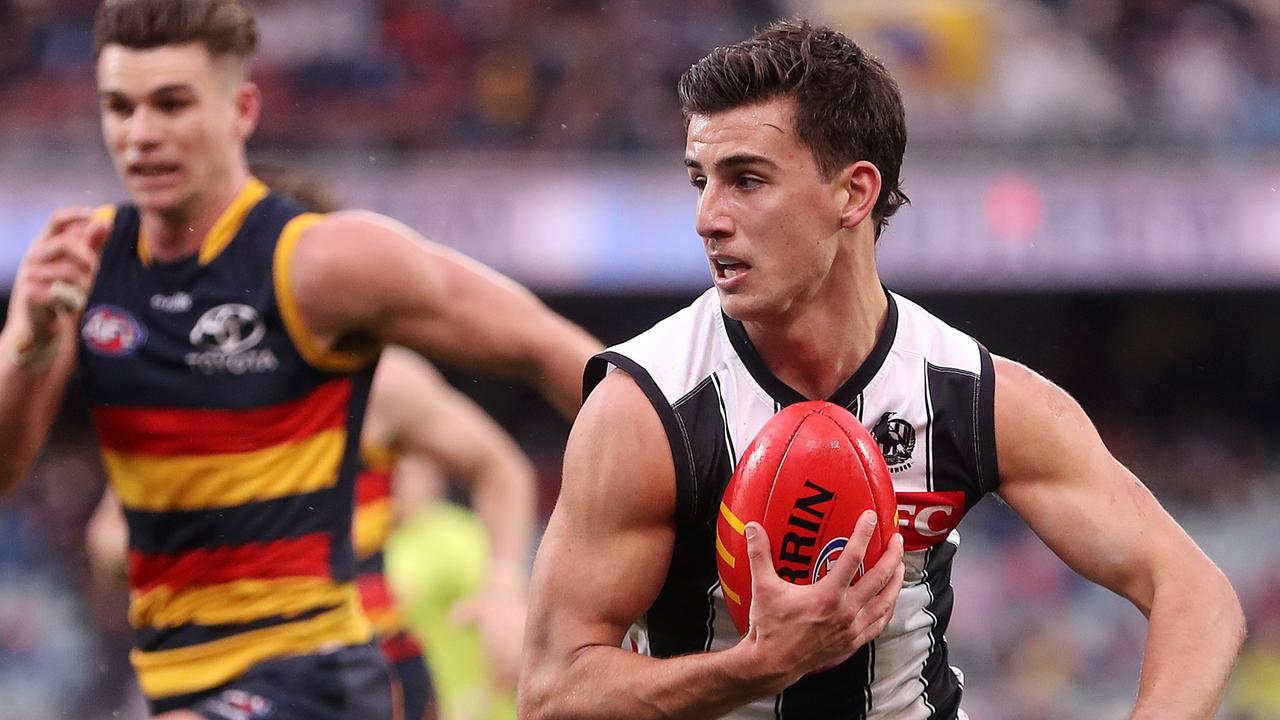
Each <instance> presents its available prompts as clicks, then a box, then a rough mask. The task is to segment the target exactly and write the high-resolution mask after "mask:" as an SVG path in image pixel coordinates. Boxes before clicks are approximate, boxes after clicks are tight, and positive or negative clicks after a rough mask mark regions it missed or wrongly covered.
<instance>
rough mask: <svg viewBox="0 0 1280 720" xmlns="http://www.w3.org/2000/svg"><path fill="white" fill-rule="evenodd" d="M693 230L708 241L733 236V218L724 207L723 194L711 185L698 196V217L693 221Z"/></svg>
mask: <svg viewBox="0 0 1280 720" xmlns="http://www.w3.org/2000/svg"><path fill="white" fill-rule="evenodd" d="M694 229H695V230H696V231H697V233H698V235H700V236H702V237H703V238H706V239H708V240H710V239H720V238H726V237H729V236H731V235H733V230H734V225H733V217H732V216H731V215H730V214H729V213H728V210H727V208H726V206H725V202H724V194H723V193H721V192H720V191H719V190H717V189H716V187H715V186H714V185H712V184H708V185H707V187H706V188H705V189H704V190H703V191H702V194H700V195H699V196H698V216H697V218H696V219H695V220H694Z"/></svg>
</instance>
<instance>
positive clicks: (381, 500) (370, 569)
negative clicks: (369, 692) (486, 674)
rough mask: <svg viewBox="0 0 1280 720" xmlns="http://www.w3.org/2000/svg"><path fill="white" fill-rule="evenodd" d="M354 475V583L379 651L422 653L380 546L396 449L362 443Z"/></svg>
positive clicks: (392, 656) (387, 532)
mask: <svg viewBox="0 0 1280 720" xmlns="http://www.w3.org/2000/svg"><path fill="white" fill-rule="evenodd" d="M360 454H361V468H360V473H359V474H358V475H357V476H356V515H355V522H354V524H353V526H352V540H353V542H354V545H355V552H356V588H357V589H358V590H359V591H360V602H361V605H362V606H363V608H364V612H365V614H366V615H368V616H369V620H370V622H372V623H373V634H374V635H375V636H376V637H377V639H378V641H379V642H380V643H381V644H382V654H383V655H385V656H386V658H387V660H389V661H391V662H392V663H398V662H401V661H404V660H409V659H411V658H414V657H421V656H422V646H421V645H420V644H419V643H418V641H417V639H416V638H415V637H414V636H413V635H412V634H411V633H410V632H409V631H408V628H407V627H406V625H405V619H404V613H402V612H401V611H400V606H399V603H397V601H396V596H395V593H394V592H393V591H392V589H391V584H390V583H389V582H388V581H387V573H386V560H385V557H384V551H385V549H386V545H387V539H388V538H389V537H391V530H392V527H393V522H394V518H393V511H392V498H391V473H392V470H393V469H394V468H395V462H396V455H395V452H394V451H393V450H391V449H390V448H386V447H380V446H374V445H369V444H365V445H364V446H363V448H362V449H361V453H360Z"/></svg>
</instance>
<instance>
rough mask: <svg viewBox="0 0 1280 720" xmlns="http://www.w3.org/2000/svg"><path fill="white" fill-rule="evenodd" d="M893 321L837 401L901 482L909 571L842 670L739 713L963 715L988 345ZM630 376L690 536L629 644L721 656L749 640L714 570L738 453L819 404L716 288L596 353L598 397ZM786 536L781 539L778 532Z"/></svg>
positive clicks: (837, 717)
mask: <svg viewBox="0 0 1280 720" xmlns="http://www.w3.org/2000/svg"><path fill="white" fill-rule="evenodd" d="M888 299H889V314H888V321H887V322H886V324H885V328H884V330H883V332H882V333H881V335H880V337H879V339H878V340H877V342H876V345H875V347H874V348H873V350H872V352H871V354H870V355H869V356H868V358H867V359H866V361H865V362H864V363H863V365H862V367H861V368H859V369H858V371H857V372H855V373H854V374H853V376H852V377H850V378H849V380H848V381H846V382H845V384H844V385H843V386H842V387H840V388H839V389H838V390H837V391H836V392H835V394H834V395H833V396H832V397H830V398H828V399H829V400H830V401H831V402H834V403H836V404H838V405H841V406H843V407H845V408H847V409H848V410H849V411H850V412H852V413H853V415H854V416H856V417H857V418H858V419H859V420H860V421H861V422H862V424H863V426H865V427H866V428H867V429H868V430H869V431H871V433H872V435H873V436H874V437H875V438H876V440H877V442H878V444H879V445H880V449H881V452H883V454H884V456H885V461H886V463H887V465H888V466H889V470H890V471H891V473H892V475H893V482H894V490H895V491H896V494H897V499H898V513H899V525H900V527H899V529H900V530H901V532H902V534H903V539H904V540H905V548H906V551H907V552H906V558H905V564H906V578H905V580H904V582H903V587H902V594H901V596H900V597H899V599H898V605H897V610H896V612H895V613H894V616H893V619H892V620H891V621H890V623H889V625H888V627H887V628H886V629H885V631H884V632H883V633H882V634H881V635H880V637H879V638H877V639H876V640H875V641H873V642H872V643H870V644H868V645H867V646H865V647H863V648H862V649H861V650H859V651H858V652H857V653H856V654H855V655H854V656H853V657H851V658H850V659H849V660H848V661H846V662H845V663H843V664H841V665H840V666H838V667H836V668H833V669H831V670H828V671H825V672H822V673H815V674H813V675H809V676H806V677H804V678H803V679H801V680H800V681H799V682H797V683H796V684H795V685H792V686H791V687H789V688H787V689H786V690H785V691H783V692H782V693H780V694H778V695H776V696H773V697H767V698H761V699H760V700H758V701H756V702H755V703H753V704H751V705H749V706H747V707H745V708H742V709H740V710H738V711H736V712H734V713H732V714H730V715H729V716H728V717H731V718H743V719H745V718H753V719H760V718H785V719H799V718H815V719H816V718H821V719H823V720H843V719H852V718H871V719H876V718H894V719H895V720H926V719H929V720H935V719H946V720H952V719H955V718H961V719H963V718H964V713H963V711H961V710H960V694H961V685H962V682H963V676H962V675H961V673H960V671H959V670H957V669H955V668H952V667H951V666H950V664H949V663H948V660H947V644H946V640H945V639H944V633H945V632H946V629H947V624H948V622H949V620H950V617H951V607H952V589H951V562H952V558H953V557H954V556H955V553H956V550H957V548H958V547H959V545H960V535H959V533H958V532H957V530H956V525H957V524H958V523H959V521H960V518H961V517H963V515H964V514H965V512H966V511H967V510H968V509H969V508H971V507H973V505H974V504H975V503H977V502H978V500H979V499H981V498H982V496H983V495H984V494H985V493H987V492H989V491H991V490H993V489H994V488H995V486H996V485H997V469H996V457H995V430H994V397H995V391H994V373H993V370H992V365H991V358H990V356H989V355H988V354H987V351H986V350H985V349H984V348H983V347H982V346H981V345H980V344H979V343H978V342H976V341H975V340H973V339H972V338H970V337H968V336H966V335H964V334H963V333H961V332H959V331H957V330H955V329H953V328H951V327H949V326H947V325H946V324H944V323H943V322H942V321H940V320H938V319H937V318H935V317H933V316H932V315H930V314H929V313H928V312H926V311H925V310H924V309H922V308H921V307H919V306H918V305H916V304H915V303H912V302H911V301H909V300H906V299H905V298H902V297H900V296H898V295H895V294H893V293H888ZM614 368H617V369H621V370H623V371H625V372H627V373H628V374H629V375H631V377H632V378H633V379H634V380H635V382H636V383H637V384H638V385H639V387H640V388H641V390H642V391H643V392H644V393H645V396H646V397H647V398H648V399H649V402H650V403H651V404H652V405H653V407H654V409H655V410H656V411H657V414H658V417H659V418H660V419H661V421H662V425H663V428H664V429H665V431H666V435H667V439H668V442H669V443H670V446H671V451H672V459H673V461H674V464H675V469H676V517H675V525H676V534H675V546H674V548H673V552H672V557H671V564H670V567H669V569H668V571H667V577H666V580H665V582H664V584H663V586H662V589H661V590H660V592H659V594H658V597H657V598H656V599H655V600H654V602H653V605H652V607H650V608H649V610H648V611H647V612H646V613H645V615H644V616H643V617H642V618H641V619H640V620H639V621H637V623H636V624H635V626H634V627H632V629H631V632H630V633H629V637H628V641H627V644H628V645H629V646H630V647H631V648H632V649H634V650H637V651H639V652H644V653H647V654H650V655H653V656H656V657H671V656H675V655H681V654H685V653H690V652H699V651H708V650H719V649H724V648H727V647H730V646H732V645H733V644H735V643H737V642H738V640H739V638H740V636H739V634H738V632H737V630H736V629H735V628H734V625H733V623H732V622H731V621H730V619H729V615H728V611H727V608H726V607H725V597H724V595H725V593H724V591H723V590H722V589H721V587H720V584H719V581H718V579H717V574H716V563H715V556H716V541H715V530H716V516H717V513H718V512H719V508H720V500H721V496H722V495H723V493H724V488H725V486H726V484H727V483H728V480H729V477H730V475H731V474H732V473H733V469H734V467H735V466H736V464H737V462H738V460H739V459H740V454H741V453H742V452H743V451H744V450H745V448H746V446H747V445H748V444H749V443H750V442H751V439H752V438H753V437H755V435H756V433H758V432H759V430H760V428H761V427H762V426H763V425H764V423H765V422H766V421H767V420H768V419H769V418H770V417H772V416H773V415H774V414H775V413H776V412H777V411H778V410H780V409H782V408H783V407H785V406H787V405H790V404H792V403H795V402H800V401H802V400H805V399H806V398H804V397H802V396H801V395H800V394H799V393H798V392H796V391H795V390H794V389H792V388H790V387H789V386H787V385H786V384H785V383H783V382H782V381H781V380H779V379H778V378H777V377H776V376H774V375H773V374H772V373H771V372H770V371H769V369H768V367H767V366H766V365H765V363H764V361H763V359H762V358H761V357H760V354H759V353H758V352H757V351H756V349H755V348H754V347H753V346H752V344H751V340H750V339H749V338H748V336H747V333H746V330H745V328H744V327H743V325H742V324H741V323H739V322H737V321H735V320H733V319H731V318H729V317H727V316H726V315H724V314H723V313H722V312H721V308H720V300H719V296H718V294H717V292H716V290H715V289H711V290H708V291H707V292H706V293H705V294H703V295H702V296H701V297H700V298H699V299H698V300H697V301H695V302H694V303H693V305H691V306H690V307H688V308H686V309H684V310H682V311H680V312H678V313H676V314H675V315H672V316H671V317H669V318H667V319H666V320H663V321H662V322H660V323H658V324H657V325H656V326H654V327H653V328H652V329H650V330H649V331H647V332H645V333H643V334H641V335H639V336H638V337H636V338H634V339H632V340H630V341H628V342H625V343H623V344H621V345H618V346H615V347H613V348H610V349H608V350H606V351H605V352H604V353H602V354H600V355H598V356H596V357H595V358H593V359H592V360H591V361H590V363H589V364H588V367H587V371H586V388H587V392H590V391H591V389H592V388H594V387H595V385H596V384H598V383H599V381H600V380H601V379H603V377H604V376H605V374H606V373H607V372H609V371H610V370H611V369H614ZM775 542H776V539H775Z"/></svg>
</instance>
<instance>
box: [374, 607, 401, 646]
mask: <svg viewBox="0 0 1280 720" xmlns="http://www.w3.org/2000/svg"><path fill="white" fill-rule="evenodd" d="M367 614H368V615H369V622H371V623H373V634H374V635H375V636H377V637H379V638H389V637H391V636H392V635H395V634H396V633H398V632H400V631H401V630H403V629H404V614H403V613H401V612H400V609H399V608H397V607H396V606H394V605H392V606H391V607H388V608H383V609H382V610H373V611H369V612H368V613H367Z"/></svg>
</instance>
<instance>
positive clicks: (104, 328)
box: [80, 305, 147, 357]
mask: <svg viewBox="0 0 1280 720" xmlns="http://www.w3.org/2000/svg"><path fill="white" fill-rule="evenodd" d="M80 336H81V337H82V338H84V344H85V347H87V348H89V350H90V351H92V352H93V353H95V354H97V355H102V356H105V357H124V356H125V355H131V354H133V352H134V351H135V350H137V349H138V348H140V347H142V344H143V343H145V342H146V341H147V329H146V328H145V327H143V326H142V323H140V322H138V321H137V320H136V319H135V318H134V317H133V315H130V314H129V311H128V310H125V309H124V308H119V307H116V306H115V305H95V306H93V307H91V308H89V312H87V313H85V318H84V324H83V325H82V326H81V327H80Z"/></svg>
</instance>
